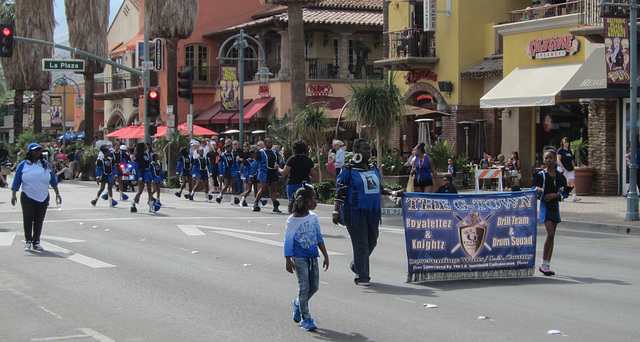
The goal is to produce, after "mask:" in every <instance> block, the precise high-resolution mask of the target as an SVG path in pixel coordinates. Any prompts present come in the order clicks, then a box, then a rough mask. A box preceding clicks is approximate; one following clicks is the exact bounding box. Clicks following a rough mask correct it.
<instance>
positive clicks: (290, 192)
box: [287, 172, 640, 201]
mask: <svg viewBox="0 0 640 342" xmlns="http://www.w3.org/2000/svg"><path fill="white" fill-rule="evenodd" d="M639 173H640V172H639ZM301 187H302V183H300V184H287V199H288V200H289V201H291V196H293V194H295V193H296V190H298V189H300V188H301Z"/></svg>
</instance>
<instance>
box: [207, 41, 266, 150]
mask: <svg viewBox="0 0 640 342" xmlns="http://www.w3.org/2000/svg"><path fill="white" fill-rule="evenodd" d="M234 39H235V42H233V41H234ZM247 40H250V41H252V42H253V43H255V44H256V45H257V46H258V47H259V48H260V52H262V58H255V57H250V58H247V57H245V56H244V50H245V49H247V48H249V49H251V50H252V51H253V53H254V55H257V54H256V53H255V52H256V51H255V49H254V48H253V46H251V45H249V43H247ZM232 42H233V45H231V46H230V47H228V48H227V55H226V56H224V57H223V56H222V52H223V51H225V47H226V46H227V44H229V43H232ZM231 49H236V50H237V51H238V56H239V57H230V55H229V53H230V52H231ZM217 59H218V60H230V61H238V78H239V79H240V82H239V88H240V94H239V101H238V112H239V114H240V120H239V121H240V122H239V131H240V137H239V139H238V141H239V142H240V146H242V144H243V142H244V62H245V61H261V62H262V67H260V69H259V70H258V72H257V73H256V76H258V80H259V81H260V83H267V82H269V78H270V77H271V76H273V74H272V73H271V72H270V71H269V68H268V67H267V57H266V54H265V52H264V48H263V47H262V45H261V44H260V42H259V41H258V40H257V39H255V38H253V37H251V36H249V35H246V34H245V33H244V30H240V33H239V34H236V35H234V36H231V37H229V38H228V39H227V40H225V41H224V43H222V46H221V47H220V52H218V58H217Z"/></svg>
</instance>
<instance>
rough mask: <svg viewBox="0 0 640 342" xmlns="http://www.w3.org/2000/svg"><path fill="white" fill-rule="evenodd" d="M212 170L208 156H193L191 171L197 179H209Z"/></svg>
mask: <svg viewBox="0 0 640 342" xmlns="http://www.w3.org/2000/svg"><path fill="white" fill-rule="evenodd" d="M211 172H212V170H211V164H209V159H207V157H198V158H193V168H192V172H191V174H192V175H193V177H195V178H196V179H209V174H211Z"/></svg>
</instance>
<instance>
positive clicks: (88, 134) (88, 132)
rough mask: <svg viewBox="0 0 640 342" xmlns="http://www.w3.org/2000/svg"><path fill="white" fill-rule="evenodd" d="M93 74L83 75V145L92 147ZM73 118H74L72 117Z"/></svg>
mask: <svg viewBox="0 0 640 342" xmlns="http://www.w3.org/2000/svg"><path fill="white" fill-rule="evenodd" d="M94 86H95V84H94V74H84V99H85V100H84V145H85V146H93V135H94V131H93V109H94V108H93V91H94ZM74 118H75V116H74Z"/></svg>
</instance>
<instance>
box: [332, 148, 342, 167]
mask: <svg viewBox="0 0 640 342" xmlns="http://www.w3.org/2000/svg"><path fill="white" fill-rule="evenodd" d="M333 165H335V167H337V168H342V167H343V166H344V148H340V149H338V150H337V151H336V161H334V162H333Z"/></svg>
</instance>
